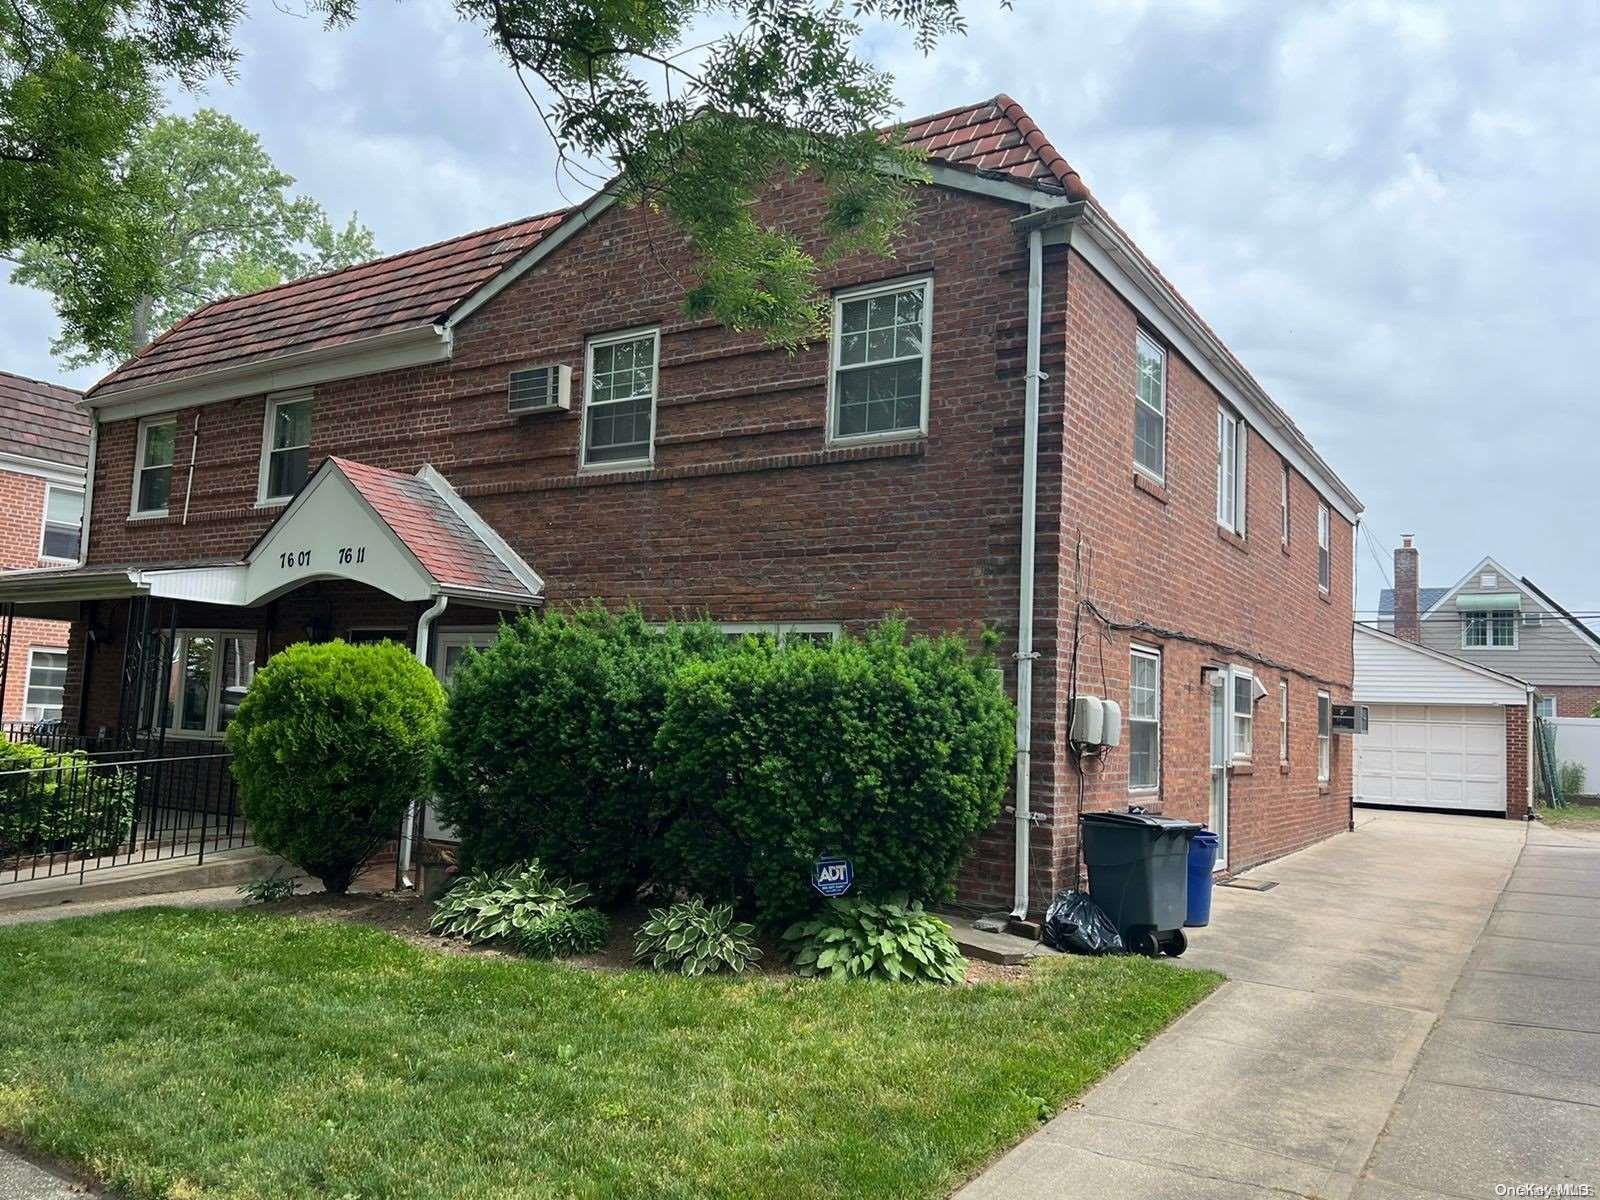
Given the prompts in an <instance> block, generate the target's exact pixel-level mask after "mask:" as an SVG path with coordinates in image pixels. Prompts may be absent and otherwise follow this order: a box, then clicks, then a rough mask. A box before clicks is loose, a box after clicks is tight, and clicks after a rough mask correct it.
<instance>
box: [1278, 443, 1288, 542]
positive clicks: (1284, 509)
mask: <svg viewBox="0 0 1600 1200" xmlns="http://www.w3.org/2000/svg"><path fill="white" fill-rule="evenodd" d="M1279 506H1280V508H1281V509H1282V525H1283V531H1282V532H1283V544H1284V545H1285V546H1287V545H1288V544H1289V463H1288V462H1287V460H1286V461H1285V462H1284V464H1283V497H1282V499H1281V500H1280V501H1279Z"/></svg>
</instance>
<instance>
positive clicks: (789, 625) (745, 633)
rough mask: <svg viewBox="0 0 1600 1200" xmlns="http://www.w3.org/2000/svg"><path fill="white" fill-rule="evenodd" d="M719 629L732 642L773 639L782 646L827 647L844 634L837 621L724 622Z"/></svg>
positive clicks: (719, 625) (718, 626)
mask: <svg viewBox="0 0 1600 1200" xmlns="http://www.w3.org/2000/svg"><path fill="white" fill-rule="evenodd" d="M717 628H718V629H720V630H722V632H723V634H724V635H726V636H727V637H728V639H729V640H730V641H737V640H738V639H739V638H742V637H756V638H772V639H774V640H775V641H776V642H777V643H778V645H780V646H788V645H793V644H795V643H798V642H816V643H819V644H822V645H827V644H829V643H831V642H834V641H837V640H838V638H839V635H840V633H841V632H843V627H842V626H841V625H840V624H839V622H837V621H723V622H721V623H719V624H718V625H717Z"/></svg>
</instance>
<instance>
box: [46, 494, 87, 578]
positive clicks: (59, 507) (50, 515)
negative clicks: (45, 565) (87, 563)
mask: <svg viewBox="0 0 1600 1200" xmlns="http://www.w3.org/2000/svg"><path fill="white" fill-rule="evenodd" d="M82 534H83V493H82V492H80V491H79V490H78V489H77V488H64V487H57V486H55V484H51V485H49V486H48V487H46V488H45V493H44V531H43V532H42V533H41V534H40V535H39V557H40V558H48V559H52V560H54V561H56V562H77V561H78V548H79V545H80V542H81V539H82Z"/></svg>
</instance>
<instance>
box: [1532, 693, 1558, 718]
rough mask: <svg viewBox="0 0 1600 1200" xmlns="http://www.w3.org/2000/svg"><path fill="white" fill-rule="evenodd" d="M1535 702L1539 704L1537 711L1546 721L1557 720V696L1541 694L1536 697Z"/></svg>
mask: <svg viewBox="0 0 1600 1200" xmlns="http://www.w3.org/2000/svg"><path fill="white" fill-rule="evenodd" d="M1534 704H1535V705H1536V706H1537V707H1536V709H1535V711H1536V712H1537V714H1538V715H1539V716H1541V717H1543V718H1544V719H1545V720H1546V721H1553V720H1555V715H1556V698H1555V697H1554V696H1539V697H1537V698H1536V699H1535V701H1534Z"/></svg>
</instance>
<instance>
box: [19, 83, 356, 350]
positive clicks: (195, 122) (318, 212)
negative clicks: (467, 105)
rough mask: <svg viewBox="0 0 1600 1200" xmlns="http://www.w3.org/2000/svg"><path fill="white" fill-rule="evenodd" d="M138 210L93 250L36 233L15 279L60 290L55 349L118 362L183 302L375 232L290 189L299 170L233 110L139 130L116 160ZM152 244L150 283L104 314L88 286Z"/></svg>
mask: <svg viewBox="0 0 1600 1200" xmlns="http://www.w3.org/2000/svg"><path fill="white" fill-rule="evenodd" d="M118 174H119V178H120V179H121V181H122V183H123V185H124V189H125V202H126V204H127V206H128V209H129V211H130V215H131V217H132V219H131V220H130V221H129V222H128V223H127V225H126V226H124V227H123V232H124V233H125V234H126V235H127V236H128V237H131V238H132V239H133V241H132V243H131V244H130V243H129V242H128V241H127V240H126V239H125V238H123V237H113V238H110V239H107V240H106V241H105V242H104V243H102V244H99V245H97V246H95V247H93V248H92V249H91V250H90V251H89V252H87V253H73V252H68V251H64V250H61V249H58V248H57V247H55V246H54V245H52V244H50V243H48V242H32V243H30V244H28V245H27V246H25V247H23V249H22V251H21V252H20V254H19V255H18V256H17V268H16V270H15V271H14V272H13V274H12V278H13V279H14V280H15V281H16V282H18V283H25V284H31V285H33V286H34V287H39V288H42V289H44V290H45V291H47V292H49V293H50V294H51V295H52V296H54V297H55V300H56V307H57V310H58V311H59V312H60V314H61V318H62V330H61V334H60V336H58V337H57V338H56V339H55V342H54V343H53V345H52V349H53V351H54V352H55V353H56V354H57V355H59V356H61V357H62V358H64V359H65V361H66V362H68V363H69V364H71V365H73V366H81V365H83V364H84V363H89V362H95V361H102V360H110V361H113V362H120V361H121V360H123V359H125V358H127V357H129V356H130V355H132V354H133V352H134V351H135V350H137V349H139V347H141V346H143V345H144V344H145V343H146V342H148V341H149V340H150V339H151V338H152V337H154V336H156V335H157V334H159V333H161V331H163V330H164V329H167V328H168V327H170V326H171V325H173V324H174V323H176V322H177V321H178V320H179V319H181V318H182V317H183V316H184V315H185V314H186V313H189V312H191V311H193V310H194V309H196V308H198V307H200V306H201V305H202V304H206V303H208V302H209V301H212V300H215V299H217V298H218V297H220V296H226V295H235V294H239V293H242V292H253V291H256V290H258V289H260V288H264V287H271V286H272V285H273V284H275V283H281V282H283V281H284V280H287V279H297V278H300V277H301V276H305V275H313V274H316V273H318V272H320V271H328V270H333V269H334V268H337V267H345V266H350V265H351V264H353V263H358V262H363V261H365V260H367V259H369V258H372V257H373V256H374V255H375V254H376V253H377V249H376V247H375V245H374V244H373V237H372V231H371V230H370V229H368V228H366V227H365V226H363V225H360V224H359V223H357V221H356V219H355V217H354V216H352V217H351V218H350V219H349V221H347V222H346V223H345V225H344V226H343V227H342V228H341V227H338V226H335V225H334V224H333V222H332V221H330V220H329V219H328V214H327V213H326V212H324V211H323V208H322V205H320V204H318V203H317V202H316V201H315V200H313V199H311V198H310V197H307V196H292V195H290V194H289V191H288V189H289V188H290V187H291V186H292V185H293V183H294V178H293V177H292V176H290V175H288V174H286V173H285V172H283V171H281V170H279V169H278V167H277V166H276V165H274V163H273V161H272V159H271V158H270V157H269V156H268V155H267V152H266V150H265V149H263V147H262V145H261V141H260V139H259V138H257V137H256V135H255V134H253V133H251V132H250V131H249V130H248V129H246V128H245V127H244V126H242V125H240V124H239V123H238V122H237V121H235V120H233V119H232V118H231V117H228V116H225V115H224V114H222V113H220V112H217V111H216V110H214V109H202V110H201V111H200V112H198V113H196V114H195V115H194V116H193V117H163V118H161V119H160V120H159V121H156V122H155V123H154V124H153V125H151V126H150V127H149V128H147V129H146V130H144V131H143V132H142V133H141V134H140V136H139V138H138V140H137V141H136V142H135V143H134V145H133V147H132V148H131V150H130V151H129V152H128V154H127V155H126V157H125V158H124V160H123V161H122V163H121V165H120V167H119V170H118ZM147 251H151V252H153V253H154V254H155V258H156V274H155V278H154V280H153V282H152V284H151V286H150V288H149V290H147V291H141V292H137V293H130V294H127V295H125V296H123V298H122V306H121V308H120V310H119V312H118V315H117V320H116V321H115V322H114V323H113V322H108V321H106V320H103V319H100V317H99V316H98V315H97V316H95V317H94V319H86V318H85V316H84V315H83V314H88V313H94V314H98V312H99V308H98V305H97V303H96V298H95V297H94V296H92V295H90V294H89V290H90V289H94V288H98V287H99V286H101V285H100V282H99V281H101V280H103V279H105V278H107V277H109V276H117V275H119V274H125V272H120V270H119V268H118V267H117V264H116V262H115V260H117V259H119V258H133V257H138V256H139V255H142V254H143V253H145V252H147Z"/></svg>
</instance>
